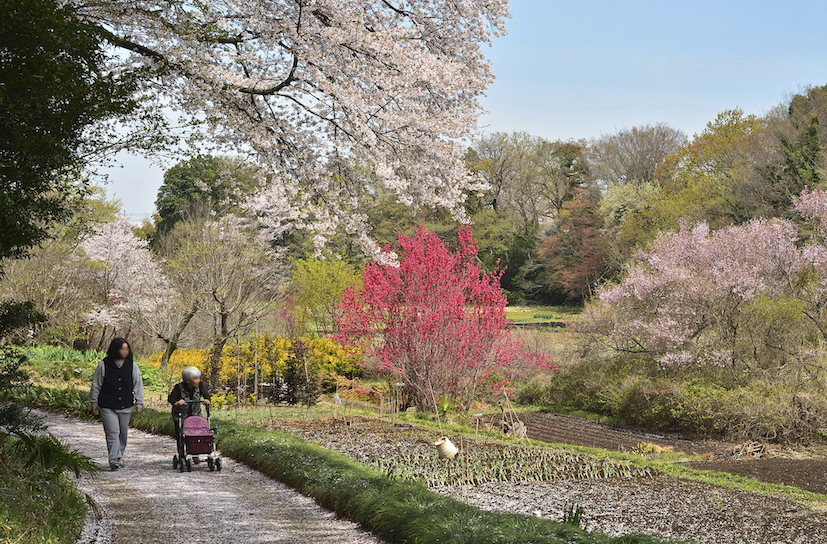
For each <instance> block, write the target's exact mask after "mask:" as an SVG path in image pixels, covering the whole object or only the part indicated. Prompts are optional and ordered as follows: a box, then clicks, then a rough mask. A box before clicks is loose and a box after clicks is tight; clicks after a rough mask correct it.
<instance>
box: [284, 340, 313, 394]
mask: <svg viewBox="0 0 827 544" xmlns="http://www.w3.org/2000/svg"><path fill="white" fill-rule="evenodd" d="M282 381H283V383H284V386H283V387H282V388H277V389H276V399H275V400H276V401H277V402H286V403H287V404H299V405H304V406H312V405H314V404H316V401H317V400H318V399H319V393H320V389H321V376H320V375H319V369H318V367H317V366H316V364H315V362H314V361H313V360H312V359H310V358H309V357H308V345H307V343H306V342H305V341H304V340H302V339H301V338H298V339H295V340H293V341H292V342H291V344H290V354H289V356H288V357H287V363H286V365H285V369H284V373H283V374H282Z"/></svg>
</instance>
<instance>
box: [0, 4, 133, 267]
mask: <svg viewBox="0 0 827 544" xmlns="http://www.w3.org/2000/svg"><path fill="white" fill-rule="evenodd" d="M0 13H3V17H2V18H0V51H3V54H2V57H0V82H2V84H0V209H2V210H4V213H3V214H2V215H0V232H2V233H3V236H2V238H0V258H5V257H18V256H21V255H23V254H25V253H26V251H27V250H28V249H29V248H31V247H33V246H35V245H36V244H37V243H38V242H40V241H42V240H44V239H45V238H47V237H48V236H49V228H50V226H51V225H52V224H53V223H54V222H58V221H62V220H65V219H67V218H69V217H70V215H71V209H70V207H69V206H68V205H67V200H68V198H69V196H70V195H71V194H73V193H76V192H78V191H79V190H80V191H81V192H82V191H83V186H84V185H85V182H84V181H78V180H79V173H80V169H81V168H82V167H83V166H84V164H85V162H86V160H88V157H89V155H90V151H96V149H94V144H95V142H93V141H92V139H91V138H90V136H89V128H90V127H91V126H92V125H94V124H95V123H96V122H98V121H101V120H107V119H110V118H112V117H118V116H123V115H125V114H127V113H129V112H130V111H132V110H133V109H134V108H135V105H136V104H135V102H134V100H133V99H132V96H133V93H134V92H135V91H136V88H137V83H136V76H137V74H136V73H129V72H128V71H125V72H123V73H121V74H120V75H119V77H116V76H113V75H110V74H107V73H106V67H105V65H106V59H105V51H104V49H105V45H104V41H103V36H102V35H101V32H100V31H99V30H98V28H97V27H96V26H95V25H94V24H93V23H90V22H86V20H85V19H83V18H81V17H78V15H77V13H76V12H75V8H74V7H73V6H72V5H70V4H61V3H57V2H54V1H52V0H25V1H20V0H2V1H0ZM23 28H25V29H26V31H25V32H21V29H23ZM90 148H92V149H90ZM9 210H14V213H9V212H8V211H9Z"/></svg>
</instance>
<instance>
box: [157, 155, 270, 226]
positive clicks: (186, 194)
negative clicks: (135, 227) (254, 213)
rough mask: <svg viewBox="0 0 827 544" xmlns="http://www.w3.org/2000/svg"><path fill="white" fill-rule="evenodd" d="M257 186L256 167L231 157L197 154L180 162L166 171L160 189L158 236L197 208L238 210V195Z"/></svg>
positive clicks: (220, 212) (221, 213) (216, 211)
mask: <svg viewBox="0 0 827 544" xmlns="http://www.w3.org/2000/svg"><path fill="white" fill-rule="evenodd" d="M258 183H259V182H258V179H257V177H256V170H255V168H254V167H252V166H251V165H249V164H246V163H244V162H243V161H242V160H239V159H235V158H232V157H214V156H211V155H198V156H195V157H192V158H191V159H189V160H186V161H182V162H179V163H178V164H176V165H174V166H172V167H171V168H170V169H169V170H167V171H166V172H164V183H163V184H162V185H161V187H160V188H159V189H158V198H157V199H156V201H155V207H156V208H157V209H158V221H157V223H156V225H155V229H156V233H157V234H160V235H163V234H165V233H168V232H170V231H171V230H172V228H173V227H174V226H175V225H176V224H177V223H178V222H179V221H181V220H183V219H185V217H186V214H187V213H188V212H190V211H191V210H192V209H193V208H194V207H197V206H205V207H206V208H207V209H209V210H212V211H213V212H215V213H216V214H218V215H223V214H226V213H232V212H235V211H238V203H239V197H240V196H239V195H245V194H249V193H250V192H251V191H253V190H254V189H255V188H257V187H258ZM145 233H146V234H151V229H150V230H146V231H145Z"/></svg>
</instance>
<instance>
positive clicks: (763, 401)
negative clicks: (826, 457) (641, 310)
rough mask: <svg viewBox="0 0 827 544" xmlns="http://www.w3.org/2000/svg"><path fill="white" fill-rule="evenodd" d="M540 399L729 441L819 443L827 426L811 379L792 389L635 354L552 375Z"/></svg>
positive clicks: (825, 407)
mask: <svg viewBox="0 0 827 544" xmlns="http://www.w3.org/2000/svg"><path fill="white" fill-rule="evenodd" d="M544 398H545V399H546V402H547V403H548V404H549V405H551V406H554V407H556V408H558V409H560V408H565V409H573V410H582V411H586V412H592V413H596V414H602V415H606V416H610V417H612V418H614V419H617V420H619V421H621V422H623V423H625V424H627V425H632V426H635V427H642V428H646V429H651V430H659V431H672V432H681V433H686V434H689V435H697V436H712V437H727V438H731V439H733V440H741V439H743V440H746V439H765V440H774V441H779V442H794V441H801V440H804V441H812V440H817V441H820V440H822V438H821V432H820V429H824V428H827V398H825V397H824V395H823V392H822V391H820V390H819V389H818V385H817V382H816V383H813V384H812V385H810V386H807V388H805V389H797V388H796V387H793V386H792V385H789V384H787V383H785V382H784V381H783V380H773V381H769V380H760V379H759V380H756V379H753V380H752V381H749V379H748V376H747V375H745V374H744V373H740V372H726V371H724V370H717V371H716V370H714V369H707V370H706V371H699V370H698V369H692V370H691V371H690V370H689V369H663V368H661V367H660V366H659V365H658V364H657V362H655V361H653V360H651V359H648V360H647V359H645V358H642V357H639V356H628V355H627V356H618V357H616V358H614V359H612V360H610V361H605V362H596V361H583V362H581V363H579V364H576V365H572V366H570V367H568V368H566V369H564V370H561V371H560V372H559V373H558V374H556V375H555V376H554V377H553V379H552V381H551V384H550V385H549V387H548V388H547V389H546V390H545V396H544Z"/></svg>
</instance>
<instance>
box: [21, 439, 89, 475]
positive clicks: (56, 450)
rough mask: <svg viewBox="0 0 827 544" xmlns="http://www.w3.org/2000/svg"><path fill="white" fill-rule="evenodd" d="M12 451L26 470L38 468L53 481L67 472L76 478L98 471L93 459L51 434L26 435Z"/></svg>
mask: <svg viewBox="0 0 827 544" xmlns="http://www.w3.org/2000/svg"><path fill="white" fill-rule="evenodd" d="M10 451H11V453H12V454H13V455H16V456H19V458H20V459H22V460H23V463H24V467H25V468H31V467H35V468H38V469H39V470H40V471H42V473H44V474H45V475H46V477H47V478H51V479H55V478H58V477H59V475H61V474H63V472H64V471H66V470H68V471H70V472H72V473H73V474H74V475H75V477H76V478H78V477H80V475H81V474H82V473H84V472H95V471H97V470H98V469H97V466H96V465H95V463H94V462H92V460H91V459H89V458H88V457H86V456H85V455H83V454H81V453H79V452H78V451H77V450H75V449H70V448H69V446H67V445H66V444H63V443H62V442H60V441H59V440H58V439H57V438H55V436H54V435H51V434H45V435H28V434H24V435H22V436H20V438H19V439H18V440H17V441H16V442H15V443H14V444H13V445H12V447H11V448H10Z"/></svg>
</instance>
